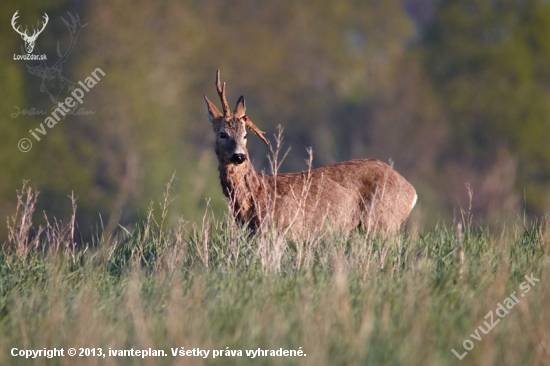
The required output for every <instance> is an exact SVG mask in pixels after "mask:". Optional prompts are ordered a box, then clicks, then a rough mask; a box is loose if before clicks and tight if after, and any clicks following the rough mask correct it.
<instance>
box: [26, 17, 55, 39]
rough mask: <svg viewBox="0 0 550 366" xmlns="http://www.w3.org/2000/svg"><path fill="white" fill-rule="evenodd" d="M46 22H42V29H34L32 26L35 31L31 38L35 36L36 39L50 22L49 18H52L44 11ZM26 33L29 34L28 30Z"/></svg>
mask: <svg viewBox="0 0 550 366" xmlns="http://www.w3.org/2000/svg"><path fill="white" fill-rule="evenodd" d="M43 18H44V24H42V29H40V30H37V29H34V26H33V27H32V28H33V33H32V36H30V37H29V38H33V39H36V38H37V37H38V35H39V34H40V33H42V31H43V30H44V28H46V24H48V20H49V19H50V18H48V14H46V13H44V17H43ZM37 25H38V22H37ZM25 34H27V32H26V31H25Z"/></svg>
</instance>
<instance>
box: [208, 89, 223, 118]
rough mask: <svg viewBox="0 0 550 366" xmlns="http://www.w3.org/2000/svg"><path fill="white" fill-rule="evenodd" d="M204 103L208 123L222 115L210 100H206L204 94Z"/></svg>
mask: <svg viewBox="0 0 550 366" xmlns="http://www.w3.org/2000/svg"><path fill="white" fill-rule="evenodd" d="M204 104H205V105H206V115H207V116H208V120H209V121H210V123H214V120H216V119H218V118H220V117H223V115H222V114H221V113H220V111H219V110H218V108H216V106H215V105H214V104H212V102H211V101H209V100H208V98H207V97H206V95H205V96H204Z"/></svg>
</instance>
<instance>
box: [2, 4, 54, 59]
mask: <svg viewBox="0 0 550 366" xmlns="http://www.w3.org/2000/svg"><path fill="white" fill-rule="evenodd" d="M18 12H19V10H17V11H16V12H15V14H13V17H12V18H11V26H12V27H13V29H14V30H15V31H16V32H17V33H19V34H20V35H21V38H23V41H25V49H26V50H27V53H32V51H33V50H34V43H35V42H36V38H38V35H39V34H40V33H42V31H43V30H44V28H46V24H48V19H49V18H48V14H46V13H44V23H43V24H42V29H40V30H38V29H36V28H34V25H33V27H32V30H33V33H32V35H30V36H29V35H28V34H27V29H25V31H24V32H22V31H20V30H19V26H17V28H16V27H15V22H16V20H17V18H18V17H19V15H18V14H17V13H18ZM36 25H37V26H38V22H37V23H36Z"/></svg>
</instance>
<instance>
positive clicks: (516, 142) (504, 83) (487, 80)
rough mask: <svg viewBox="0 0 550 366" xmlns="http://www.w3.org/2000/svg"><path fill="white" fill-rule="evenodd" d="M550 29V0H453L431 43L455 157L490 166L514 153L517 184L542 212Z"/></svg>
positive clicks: (431, 64)
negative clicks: (502, 154)
mask: <svg viewBox="0 0 550 366" xmlns="http://www.w3.org/2000/svg"><path fill="white" fill-rule="evenodd" d="M549 31H550V4H549V3H548V2H546V1H538V0H530V1H516V0H495V1H475V0H468V1H455V0H447V1H442V3H441V5H440V8H439V10H438V11H437V13H436V15H435V17H434V19H433V22H432V24H431V25H430V26H429V27H428V29H427V30H426V33H425V37H424V46H423V47H424V50H425V55H426V56H425V57H426V65H427V68H428V69H429V70H430V74H431V76H432V77H433V79H434V81H435V83H436V87H437V88H438V90H440V91H441V92H442V94H443V96H444V98H443V103H444V104H445V108H446V109H448V111H449V118H450V121H451V126H452V131H453V141H452V145H451V151H450V156H453V159H462V160H464V161H468V162H473V164H472V165H473V167H476V168H477V169H480V170H485V171H486V170H487V167H488V166H490V165H491V164H493V162H494V161H496V160H497V156H498V153H499V151H500V150H503V149H504V150H507V151H510V152H511V154H512V155H513V156H515V157H517V159H518V160H519V161H520V162H521V163H520V164H519V165H518V172H517V173H518V176H517V181H516V189H517V190H521V191H523V190H525V192H526V204H527V209H528V210H529V212H534V213H537V214H541V213H542V212H544V210H545V209H546V202H547V198H548V195H547V190H548V189H547V188H548V184H549V183H550V175H549V173H548V167H550V152H549V150H548V148H547V145H548V138H549V137H550V124H549V123H548V115H549V114H550V105H549V104H548V96H549V94H548V87H549V86H550V78H549V73H548V70H550V48H549V43H548V40H547V37H545V36H544V34H546V33H548V32H549ZM508 179H512V180H513V179H514V177H513V176H512V177H508ZM542 187H545V188H544V189H541V188H542Z"/></svg>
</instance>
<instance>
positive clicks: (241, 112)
mask: <svg viewBox="0 0 550 366" xmlns="http://www.w3.org/2000/svg"><path fill="white" fill-rule="evenodd" d="M233 115H234V116H235V117H237V118H243V117H244V116H245V115H246V106H245V104H244V97H243V96H242V95H241V97H240V98H239V100H238V101H237V106H236V107H235V112H233Z"/></svg>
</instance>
